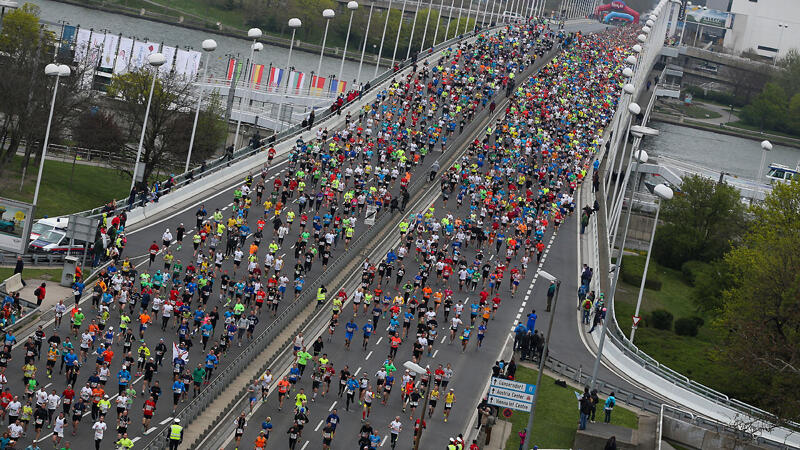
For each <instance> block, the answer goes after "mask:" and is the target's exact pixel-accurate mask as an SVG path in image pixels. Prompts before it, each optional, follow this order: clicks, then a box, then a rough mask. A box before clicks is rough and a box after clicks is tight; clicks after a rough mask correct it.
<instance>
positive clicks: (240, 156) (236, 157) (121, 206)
mask: <svg viewBox="0 0 800 450" xmlns="http://www.w3.org/2000/svg"><path fill="white" fill-rule="evenodd" d="M505 26H506V25H500V26H495V27H491V28H486V29H483V30H478V31H472V32H469V33H466V34H462V35H459V36H456V37H454V38H452V39H450V40H447V41H444V42H441V43H439V44H437V45H436V46H435V47H433V48H429V49H426V50H424V51H423V52H421V53H420V54H419V55H418V57H419V59H424V58H426V57H427V56H428V55H431V54H433V53H435V52H438V51H440V50H442V49H445V48H448V47H450V46H452V45H453V44H456V43H458V42H460V41H462V40H464V39H468V38H471V37H474V36H477V35H478V34H480V33H484V32H491V31H494V30H497V29H501V28H505ZM417 60H418V59H417V58H416V57H415V58H410V59H406V60H404V61H401V62H399V63H398V66H399V68H398V70H397V71H394V70H393V69H392V68H390V69H388V70H386V71H384V72H383V73H382V74H381V75H379V76H378V77H377V78H375V79H374V80H371V81H370V82H369V84H370V89H367V90H364V91H363V92H362V93H361V96H363V95H364V94H366V93H368V92H370V91H373V90H374V89H376V87H377V86H379V85H380V84H382V83H383V82H384V81H387V80H389V79H391V78H392V77H394V76H395V75H396V73H397V72H399V71H401V70H404V69H406V68H408V67H410V66H411V65H413V64H414V63H415V62H416V61H417ZM361 96H358V97H356V98H355V99H353V101H351V102H348V103H345V104H343V105H342V107H341V108H342V109H343V108H346V107H347V106H350V105H352V104H353V103H355V102H357V101H359V100H360V99H361ZM333 116H336V112H335V111H331V110H330V109H329V108H328V109H326V110H324V111H323V112H322V113H321V114H320V115H318V116H317V117H316V118H315V124H320V123H322V122H324V121H326V120H328V119H330V118H331V117H333ZM302 131H303V127H302V125H301V124H296V125H294V126H292V127H290V128H288V129H286V130H284V131H282V132H280V133H274V134H273V135H272V136H268V137H266V138H264V139H263V140H262V141H261V144H262V145H261V146H259V147H257V148H252V147H250V146H249V145H248V146H245V147H242V148H240V149H238V150H235V151H234V153H233V158H232V159H228V158H227V157H226V156H223V157H220V158H217V159H215V160H212V161H210V162H208V161H207V162H206V170H205V171H204V172H197V173H195V172H196V171H197V170H198V167H197V166H195V167H194V168H192V169H190V172H191V173H192V178H191V179H190V178H189V176H188V174H189V173H188V172H184V173H181V174H180V175H176V176H175V177H174V180H175V185H174V186H173V187H172V188H171V189H170V191H172V190H174V189H179V188H181V187H182V186H185V185H187V184H189V183H191V182H192V181H193V179H194V178H195V176H196V177H197V178H199V177H201V176H202V177H206V176H208V175H211V174H213V173H214V172H216V171H218V170H220V169H222V168H225V167H227V166H229V165H230V164H233V163H236V162H239V161H241V160H244V159H246V158H249V157H250V156H253V155H255V154H256V153H258V152H260V151H261V150H262V149H263V148H264V147H265V145H267V144H269V145H275V144H278V143H281V142H285V141H287V140H289V139H292V138H294V137H295V136H296V135H297V134H299V133H301V132H302ZM138 203H139V202H138V201H134V207H136V206H135V205H136V204H138ZM127 209H128V199H127V198H125V199H122V200H121V201H119V202H117V206H116V208H115V209H113V210H108V209H107V205H103V206H99V207H97V208H94V209H90V210H86V211H81V212H79V213H76V214H80V215H83V216H88V217H99V216H100V215H101V214H102V213H103V212H111V213H113V214H117V213H120V212H122V211H124V210H127Z"/></svg>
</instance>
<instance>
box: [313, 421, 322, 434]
mask: <svg viewBox="0 0 800 450" xmlns="http://www.w3.org/2000/svg"><path fill="white" fill-rule="evenodd" d="M321 426H322V419H319V423H318V424H317V427H316V428H314V431H319V427H321Z"/></svg>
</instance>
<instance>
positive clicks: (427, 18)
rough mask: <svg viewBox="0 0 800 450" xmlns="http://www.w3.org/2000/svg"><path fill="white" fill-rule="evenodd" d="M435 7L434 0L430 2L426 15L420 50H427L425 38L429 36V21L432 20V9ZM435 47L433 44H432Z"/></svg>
mask: <svg viewBox="0 0 800 450" xmlns="http://www.w3.org/2000/svg"><path fill="white" fill-rule="evenodd" d="M432 9H433V0H431V2H430V3H429V4H428V14H427V15H426V16H425V28H424V29H423V30H422V43H420V44H419V52H420V53H422V51H423V50H425V38H426V37H428V22H429V21H430V20H431V10H432ZM431 47H433V46H431Z"/></svg>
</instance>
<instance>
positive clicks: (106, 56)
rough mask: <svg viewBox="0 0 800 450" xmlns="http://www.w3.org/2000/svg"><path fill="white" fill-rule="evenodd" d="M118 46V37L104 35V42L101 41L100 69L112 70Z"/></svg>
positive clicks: (108, 34) (109, 34)
mask: <svg viewBox="0 0 800 450" xmlns="http://www.w3.org/2000/svg"><path fill="white" fill-rule="evenodd" d="M118 44H119V35H116V34H111V33H106V37H105V40H104V41H103V54H102V58H101V60H100V67H102V68H104V69H113V68H114V62H115V60H116V58H117V45H118Z"/></svg>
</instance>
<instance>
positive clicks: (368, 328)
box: [362, 322, 374, 350]
mask: <svg viewBox="0 0 800 450" xmlns="http://www.w3.org/2000/svg"><path fill="white" fill-rule="evenodd" d="M362 330H364V345H363V347H364V350H366V349H367V343H369V337H370V336H372V330H374V327H373V326H372V324H371V323H369V322H367V323H365V324H364V328H362Z"/></svg>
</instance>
